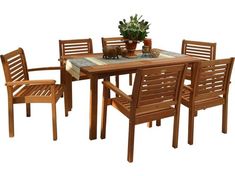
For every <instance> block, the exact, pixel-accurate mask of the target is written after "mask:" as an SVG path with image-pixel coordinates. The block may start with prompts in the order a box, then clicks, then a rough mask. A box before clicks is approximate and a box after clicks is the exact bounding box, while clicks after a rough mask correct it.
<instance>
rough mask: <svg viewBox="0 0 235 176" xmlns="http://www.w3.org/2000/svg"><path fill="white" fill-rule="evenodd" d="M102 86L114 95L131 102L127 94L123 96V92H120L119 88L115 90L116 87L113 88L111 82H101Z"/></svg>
mask: <svg viewBox="0 0 235 176" xmlns="http://www.w3.org/2000/svg"><path fill="white" fill-rule="evenodd" d="M103 84H104V86H105V87H106V88H108V89H110V90H112V91H114V92H115V93H116V94H118V95H119V96H121V97H124V98H125V99H126V100H127V101H129V102H131V101H132V99H131V97H129V96H128V95H127V94H125V93H124V92H123V91H121V90H120V89H119V88H117V87H116V86H114V85H113V84H112V83H111V82H109V81H103Z"/></svg>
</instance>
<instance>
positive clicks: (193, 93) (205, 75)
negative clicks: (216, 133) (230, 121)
mask: <svg viewBox="0 0 235 176" xmlns="http://www.w3.org/2000/svg"><path fill="white" fill-rule="evenodd" d="M233 62H234V58H231V59H220V60H214V61H203V62H201V63H199V64H198V65H197V67H196V68H195V70H196V73H195V79H194V81H192V83H191V85H190V86H184V90H183V97H182V103H183V105H185V106H186V107H188V108H189V122H188V143H189V144H193V132H194V115H195V112H196V111H198V110H201V109H206V108H210V107H213V106H218V105H223V113H222V132H223V133H227V112H228V110H227V109H228V92H229V83H230V76H231V72H232V67H233Z"/></svg>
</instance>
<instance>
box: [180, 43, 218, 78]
mask: <svg viewBox="0 0 235 176" xmlns="http://www.w3.org/2000/svg"><path fill="white" fill-rule="evenodd" d="M181 54H185V55H188V56H192V57H195V58H198V59H202V60H215V58H216V43H209V42H200V41H191V40H183V41H182V48H181ZM189 66H190V65H189ZM185 78H186V79H188V80H191V70H190V68H189V69H187V71H186V77H185Z"/></svg>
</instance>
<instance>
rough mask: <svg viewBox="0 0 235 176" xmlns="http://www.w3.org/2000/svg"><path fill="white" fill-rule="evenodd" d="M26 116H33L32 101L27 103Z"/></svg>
mask: <svg viewBox="0 0 235 176" xmlns="http://www.w3.org/2000/svg"><path fill="white" fill-rule="evenodd" d="M26 116H27V117H30V116H31V108H30V103H26Z"/></svg>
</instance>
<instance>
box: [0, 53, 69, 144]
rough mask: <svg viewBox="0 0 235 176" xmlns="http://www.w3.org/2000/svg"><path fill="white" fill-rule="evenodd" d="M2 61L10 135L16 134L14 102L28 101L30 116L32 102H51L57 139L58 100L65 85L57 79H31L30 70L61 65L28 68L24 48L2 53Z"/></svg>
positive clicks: (55, 137) (53, 68) (27, 106)
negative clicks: (60, 83)
mask: <svg viewBox="0 0 235 176" xmlns="http://www.w3.org/2000/svg"><path fill="white" fill-rule="evenodd" d="M1 61H2V64H3V69H4V74H5V79H6V86H7V93H8V113H9V136H10V137H13V136H14V106H13V105H14V104H17V103H26V114H27V116H28V117H30V115H31V112H30V103H51V105H52V128H53V140H57V125H56V102H57V101H58V99H59V98H60V97H61V96H62V95H63V92H64V87H63V85H58V84H55V80H29V74H28V72H29V71H39V70H56V69H60V67H48V68H35V69H28V67H27V63H26V59H25V54H24V51H23V49H22V48H19V49H17V50H15V51H12V52H10V53H7V54H5V55H1ZM65 97H66V95H65ZM65 104H66V102H65Z"/></svg>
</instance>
